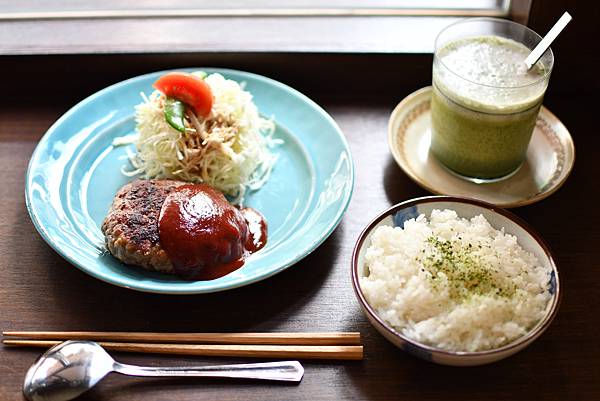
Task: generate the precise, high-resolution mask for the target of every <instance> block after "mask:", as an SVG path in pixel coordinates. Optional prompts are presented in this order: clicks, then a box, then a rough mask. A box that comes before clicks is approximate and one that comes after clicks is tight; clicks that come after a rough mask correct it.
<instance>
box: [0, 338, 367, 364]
mask: <svg viewBox="0 0 600 401" xmlns="http://www.w3.org/2000/svg"><path fill="white" fill-rule="evenodd" d="M2 342H3V344H4V345H8V346H21V347H45V348H49V347H52V346H54V345H57V344H60V343H61V341H52V340H3V341H2ZM99 344H100V345H102V346H103V347H104V348H106V349H108V350H112V351H123V352H137V353H153V354H174V355H195V356H233V357H250V358H296V359H340V360H358V359H362V357H363V347H362V345H231V344H227V345H222V344H219V345H217V344H202V345H200V344H156V343H119V342H104V341H100V342H99Z"/></svg>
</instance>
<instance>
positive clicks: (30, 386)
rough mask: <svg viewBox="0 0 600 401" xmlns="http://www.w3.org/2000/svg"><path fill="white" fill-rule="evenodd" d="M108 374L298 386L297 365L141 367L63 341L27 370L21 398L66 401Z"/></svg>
mask: <svg viewBox="0 0 600 401" xmlns="http://www.w3.org/2000/svg"><path fill="white" fill-rule="evenodd" d="M110 372H117V373H121V374H124V375H129V376H152V377H159V376H160V377H182V376H186V377H230V378H244V379H260V380H278V381H292V382H299V381H300V380H301V379H302V376H303V375H304V368H302V365H300V363H299V362H297V361H287V362H268V363H249V364H239V365H220V366H195V367H170V368H160V367H142V366H133V365H125V364H122V363H119V362H116V361H115V360H114V359H112V357H111V356H110V355H109V354H108V353H107V352H106V351H105V350H104V348H102V347H101V346H100V345H98V344H97V343H95V342H93V341H66V342H64V343H61V344H59V345H56V346H54V347H52V348H50V349H49V350H48V351H46V353H44V354H43V355H42V356H40V357H39V358H38V360H37V361H36V362H35V363H34V364H33V365H32V366H31V368H29V370H28V371H27V375H26V376H25V382H24V383H23V394H25V397H27V399H28V400H31V401H42V400H43V401H66V400H70V399H73V398H75V397H77V396H79V395H80V394H82V393H84V392H85V391H87V390H89V389H90V388H92V387H94V386H95V385H96V384H97V383H98V382H99V381H100V380H102V378H104V376H106V375H107V374H108V373H110Z"/></svg>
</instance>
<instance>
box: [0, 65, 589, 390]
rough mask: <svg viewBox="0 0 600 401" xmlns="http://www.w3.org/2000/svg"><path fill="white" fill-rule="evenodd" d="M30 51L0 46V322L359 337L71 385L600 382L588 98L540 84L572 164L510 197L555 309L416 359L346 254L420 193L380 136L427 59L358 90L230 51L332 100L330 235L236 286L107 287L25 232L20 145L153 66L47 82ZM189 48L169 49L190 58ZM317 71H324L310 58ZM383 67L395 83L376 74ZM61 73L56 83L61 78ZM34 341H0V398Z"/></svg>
mask: <svg viewBox="0 0 600 401" xmlns="http://www.w3.org/2000/svg"><path fill="white" fill-rule="evenodd" d="M40 60H41V59H39V58H37V59H19V60H17V61H15V60H9V61H6V60H3V61H2V66H3V71H14V72H15V73H16V74H17V75H18V76H20V77H29V78H28V80H27V81H19V80H18V79H11V80H10V82H5V87H4V88H5V90H6V88H8V93H9V94H11V96H10V97H9V96H7V95H5V96H3V100H2V107H0V172H1V173H0V199H2V202H3V205H4V206H3V207H2V208H1V209H0V329H1V330H36V329H37V330H42V329H43V330H115V331H198V332H202V331H360V332H361V333H362V335H363V337H364V345H365V359H364V360H363V361H359V362H310V361H306V362H305V367H306V375H305V377H304V380H303V381H302V383H300V384H299V385H285V384H264V383H257V382H238V381H228V380H181V379H178V380H171V379H130V378H124V377H120V376H118V375H111V376H110V377H108V378H107V379H106V380H105V381H103V382H102V383H101V385H99V386H98V387H97V388H96V389H94V390H92V391H91V392H89V393H88V394H87V395H86V396H84V397H82V399H88V400H115V401H116V400H163V399H172V400H198V399H207V400H209V399H210V400H214V399H219V400H335V399H373V400H375V399H377V400H387V399H390V400H391V399H401V400H416V399H419V400H454V399H456V400H459V399H460V400H481V399H490V400H496V399H497V400H506V399H513V400H530V399H533V398H538V399H543V400H561V401H564V400H592V399H598V398H599V397H600V345H599V341H598V337H597V333H598V317H600V316H599V313H598V307H599V306H600V290H599V288H600V262H599V256H600V255H599V248H600V247H599V245H600V230H599V229H598V225H597V224H598V223H599V222H600V211H599V210H600V209H599V208H598V205H597V198H598V196H599V195H600V189H599V188H600V185H599V184H598V173H599V172H600V171H599V169H598V164H597V159H598V157H597V152H598V149H600V135H598V133H597V131H598V129H597V125H596V120H595V115H594V113H595V109H593V105H594V99H596V97H593V96H592V95H591V94H589V95H585V94H581V93H577V94H568V93H553V92H552V90H551V91H550V92H549V94H548V96H547V100H546V102H545V104H546V106H547V107H549V108H550V110H552V111H553V112H555V113H556V114H557V115H558V116H559V117H560V118H561V119H562V121H563V122H564V123H565V124H566V125H567V127H568V128H569V129H570V131H571V133H572V135H573V137H574V140H575V144H576V148H577V152H578V153H577V163H576V166H575V169H574V171H573V173H572V175H571V177H570V178H569V180H568V181H567V183H566V184H565V186H564V187H563V188H562V189H560V190H559V191H558V192H557V193H556V194H554V195H552V196H551V197H550V198H548V199H546V200H544V201H542V202H540V203H538V204H535V205H531V206H527V207H523V208H520V209H517V210H515V213H516V214H518V215H519V216H520V217H522V218H524V219H525V220H526V221H528V222H529V223H531V225H533V227H535V228H536V229H537V230H538V231H539V232H540V233H541V234H542V236H543V237H544V238H545V239H546V240H547V241H548V243H549V244H550V245H551V247H552V248H553V250H554V251H555V253H556V255H557V259H558V263H559V267H560V272H561V280H562V283H563V289H564V296H563V302H562V305H561V307H560V310H559V313H558V316H557V318H556V320H555V321H554V323H553V324H552V326H551V327H550V328H549V330H548V331H547V332H546V333H545V334H544V335H543V336H542V337H541V338H540V339H539V340H538V341H536V342H535V343H534V344H532V345H531V346H530V347H529V348H527V349H525V350H524V351H522V352H521V353H519V354H517V355H515V356H513V357H510V358H509V359H506V360H504V361H501V362H499V363H495V364H493V365H489V366H482V367H475V368H452V367H445V366H438V365H434V364H431V363H427V362H423V361H421V360H418V359H415V358H413V357H411V356H409V355H407V354H405V353H404V352H402V351H400V350H398V349H397V348H395V347H394V346H392V345H391V344H390V343H388V342H387V341H386V340H385V339H384V338H383V337H381V336H380V335H379V334H378V333H377V332H376V331H375V330H374V329H373V328H372V327H371V326H370V325H369V323H368V322H367V320H366V318H365V317H364V316H363V315H362V313H361V311H360V310H359V306H358V303H357V301H356V299H355V297H354V293H353V290H352V286H351V283H350V255H351V252H352V248H353V246H354V242H355V240H356V238H357V236H358V234H359V232H360V231H361V229H362V228H363V227H364V226H365V225H366V224H367V223H368V222H369V221H370V220H371V219H372V218H373V217H374V216H375V215H376V214H377V213H378V212H380V211H381V210H383V209H385V208H387V207H388V206H390V205H392V204H394V203H397V202H400V201H402V200H406V199H409V198H413V197H417V196H422V195H427V193H426V192H425V191H424V190H422V189H421V188H419V187H418V186H417V185H416V184H414V183H413V182H412V181H411V180H410V179H409V178H408V177H407V176H406V175H405V174H404V173H403V172H402V171H401V170H400V168H399V167H397V165H396V164H395V163H394V161H393V159H392V157H391V156H390V154H389V152H388V149H387V143H386V126H387V119H388V116H389V114H390V112H391V110H392V108H393V107H394V106H395V104H396V103H397V102H398V101H399V100H400V99H401V98H402V97H404V96H405V95H407V94H408V93H409V92H410V91H411V90H414V89H416V88H418V87H420V86H423V85H426V84H427V78H426V74H427V73H425V74H424V75H423V77H420V76H417V78H415V79H414V80H413V81H412V82H410V83H409V84H406V85H404V86H402V85H385V84H384V83H377V82H376V83H375V84H374V86H373V88H371V89H370V90H369V89H364V88H363V89H359V90H358V92H357V90H356V88H352V87H350V86H333V85H327V84H322V85H321V84H314V83H310V82H309V81H308V80H303V79H302V78H298V77H297V76H296V77H295V78H294V77H293V76H285V75H283V74H280V75H278V74H277V73H275V70H276V67H273V64H265V65H263V66H262V67H260V66H257V65H255V64H252V63H251V62H248V64H247V65H246V64H245V61H244V60H242V61H239V62H237V64H235V63H233V66H234V67H237V68H242V69H243V68H244V66H245V65H246V69H251V70H254V71H256V72H259V73H264V74H267V75H271V76H273V77H274V78H278V79H282V80H283V81H285V82H287V83H289V84H291V85H294V86H296V87H298V88H299V89H301V90H303V91H305V92H306V93H307V94H308V95H309V96H311V97H313V98H314V99H315V100H316V101H318V102H319V103H320V104H321V105H322V106H323V107H324V108H325V109H326V110H327V111H329V112H330V113H331V115H332V116H333V117H334V118H335V119H336V120H337V122H338V123H339V125H340V126H341V128H342V130H343V131H344V133H345V134H346V136H347V138H348V140H349V142H350V147H351V150H352V154H353V158H354V166H355V169H356V185H355V189H354V196H353V198H352V201H351V203H350V207H349V208H348V211H347V212H346V214H345V216H344V218H343V220H342V222H341V224H340V225H339V227H338V228H337V229H336V230H335V232H334V233H333V234H332V235H331V237H330V238H329V239H327V241H326V242H325V243H324V244H323V245H322V246H321V247H319V249H317V250H316V251H315V252H313V253H312V254H311V255H310V256H308V257H307V258H306V259H304V260H303V261H301V262H300V263H298V264H297V265H295V266H293V267H291V268H290V269H288V270H286V271H285V272H283V273H281V274H278V275H277V276H275V277H272V278H270V279H268V280H265V281H263V282H261V283H258V284H254V285H251V286H248V287H244V288H240V289H236V290H233V291H227V292H223V293H217V294H209V295H198V296H166V295H154V294H145V293H139V292H134V291H129V290H126V289H122V288H118V287H115V286H112V285H109V284H106V283H103V282H100V281H98V280H96V279H94V278H92V277H90V276H88V275H86V274H84V273H82V272H81V271H79V270H78V269H76V268H75V267H73V266H71V265H70V264H69V263H67V262H66V261H64V260H63V259H62V258H61V257H60V256H58V255H57V254H56V253H55V252H54V251H52V249H50V247H49V246H48V245H46V243H45V242H44V241H43V240H42V239H41V237H40V236H39V235H38V233H37V232H36V230H35V229H34V227H33V225H32V224H31V222H30V220H29V216H28V214H27V210H26V208H25V202H24V195H23V193H24V177H25V170H26V167H27V163H28V160H29V158H30V156H31V153H32V152H33V150H34V148H35V146H36V144H37V141H38V140H39V138H40V137H41V136H42V135H43V134H44V132H45V130H46V129H47V128H48V127H49V126H50V124H51V123H52V122H53V121H55V120H56V119H57V118H58V117H59V116H60V115H61V114H62V113H64V112H65V111H66V110H67V109H68V108H69V107H70V106H72V105H73V104H74V102H75V101H77V100H79V99H82V98H83V97H85V96H87V95H89V94H90V93H92V91H93V90H96V89H99V88H101V87H103V86H105V85H107V84H109V83H111V82H114V81H115V80H117V79H122V78H124V77H127V76H131V75H134V74H135V73H139V72H143V71H151V70H156V69H159V68H163V67H165V65H162V64H160V63H154V64H152V63H144V64H140V63H131V64H127V65H129V67H123V66H124V65H125V64H124V63H121V62H120V59H119V60H117V61H116V64H115V63H112V62H111V63H106V64H104V65H99V64H97V63H95V61H94V58H93V57H92V58H85V57H84V58H83V60H82V61H80V64H79V66H83V67H84V69H83V70H82V71H88V72H92V73H98V74H97V75H96V76H95V77H94V76H93V75H90V76H89V77H90V79H89V80H88V79H81V78H79V79H77V78H72V79H71V80H70V81H69V80H68V79H67V80H65V81H64V82H61V81H60V79H59V80H58V81H57V82H54V83H53V82H50V83H49V80H47V79H45V76H33V77H32V75H30V74H29V72H31V71H35V70H36V68H38V67H40V64H39V62H40ZM45 60H46V61H44V62H45V63H46V64H43V65H44V66H45V67H47V68H49V70H47V71H49V73H48V75H47V76H50V77H54V75H53V74H57V75H60V74H61V73H60V72H59V71H63V74H64V76H67V75H68V74H69V71H75V70H76V68H75V67H74V64H73V60H72V59H64V58H63V59H61V58H58V59H45ZM112 61H115V60H114V59H112ZM138 61H139V59H138ZM188 61H189V60H185V61H183V62H182V61H180V62H179V63H183V64H184V65H185V64H187V65H190V64H191V63H188ZM246 61H248V60H247V59H246ZM430 62H431V61H430V59H428V60H425V62H424V63H423V64H422V68H424V69H425V71H429V65H430V64H428V63H430ZM167 63H170V64H169V65H170V66H174V65H176V64H177V63H171V62H169V61H167ZM201 63H202V60H200V61H198V62H197V65H201ZM360 63H363V64H364V63H368V61H361V62H360ZM360 63H357V64H356V65H360ZM398 64H403V63H402V62H401V61H399V62H398ZM116 65H119V67H117V66H116ZM11 66H12V67H11ZM51 66H54V67H51ZM67 66H68V68H67ZM63 67H64V68H63ZM52 68H54V70H53V69H52ZM407 68H409V67H407ZM412 68H414V69H415V70H416V69H417V67H414V66H413V67H412ZM391 69H392V68H391V67H388V68H387V70H391ZM117 70H118V71H119V72H118V73H117V72H115V71H117ZM103 71H104V72H105V73H104V75H103V74H102V72H103ZM388 72H389V71H388ZM328 73H331V71H330V72H327V71H324V72H323V74H325V75H327V74H328ZM341 75H344V74H343V73H342V74H341ZM63 78H64V77H63ZM341 79H344V78H343V77H342V78H341ZM6 81H9V80H6ZM50 81H53V80H50ZM388 82H393V81H389V76H388ZM52 85H54V86H52ZM40 87H41V88H43V89H44V91H45V92H44V93H51V94H52V95H51V96H47V97H40V96H37V94H36V91H35V88H40ZM65 87H66V88H67V90H61V88H63V89H64V88H65ZM344 88H346V90H345V89H344ZM49 89H50V90H51V91H50V92H48V91H47V90H49ZM374 92H375V93H374ZM39 353H40V351H39V350H36V349H8V348H2V347H0V399H2V400H19V399H21V398H22V396H21V385H22V380H23V377H24V374H25V371H26V369H27V367H28V366H29V365H30V364H31V363H32V362H33V361H34V360H35V358H36V357H37V356H38V355H39ZM117 357H118V359H119V360H121V361H123V362H126V363H139V364H148V365H158V364H165V365H167V364H193V363H197V362H201V363H205V362H223V361H227V362H237V361H239V360H232V359H226V360H224V359H220V360H219V359H216V358H212V359H209V358H202V359H192V358H179V357H164V356H160V357H157V356H151V355H134V354H119V355H117Z"/></svg>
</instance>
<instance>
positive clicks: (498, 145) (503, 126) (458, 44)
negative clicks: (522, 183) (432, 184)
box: [431, 18, 554, 183]
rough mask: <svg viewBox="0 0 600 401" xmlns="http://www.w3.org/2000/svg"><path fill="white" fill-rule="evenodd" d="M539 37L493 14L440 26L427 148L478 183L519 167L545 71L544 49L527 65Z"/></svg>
mask: <svg viewBox="0 0 600 401" xmlns="http://www.w3.org/2000/svg"><path fill="white" fill-rule="evenodd" d="M541 40H542V38H541V37H540V36H539V35H538V34H537V33H535V32H534V31H532V30H531V29H529V28H527V27H525V26H523V25H520V24H517V23H515V22H512V21H508V20H502V19H496V18H472V19H467V20H462V21H459V22H456V23H454V24H452V25H450V26H448V27H447V28H445V29H444V30H442V31H441V32H440V34H439V35H438V37H437V39H436V42H435V54H434V59H433V79H432V81H433V92H432V98H431V129H432V131H431V152H432V154H433V155H434V156H435V157H436V158H437V159H438V160H439V161H440V162H441V163H442V164H443V165H444V166H445V167H447V168H448V169H449V170H450V171H452V172H453V173H455V174H457V175H459V176H461V177H463V178H465V179H468V180H471V181H473V182H477V183H485V182H495V181H499V180H502V179H505V178H507V177H510V176H511V175H513V174H514V173H516V172H517V171H518V170H519V168H520V167H521V165H522V164H523V161H524V160H525V155H526V152H527V147H528V145H529V141H530V139H531V135H532V133H533V129H534V127H535V122H536V119H537V115H538V112H539V109H540V106H541V105H542V99H543V97H544V93H545V91H546V88H547V87H548V81H549V79H550V73H551V72H552V67H553V65H554V56H553V54H552V50H550V49H548V50H547V51H546V53H545V54H544V55H543V56H542V57H541V58H540V60H539V61H538V62H537V63H536V65H534V66H533V68H531V69H530V70H529V71H528V70H527V66H526V65H525V58H526V57H527V56H528V55H529V53H530V52H531V50H532V49H533V48H534V47H535V46H536V45H537V44H538V43H539V42H540V41H541Z"/></svg>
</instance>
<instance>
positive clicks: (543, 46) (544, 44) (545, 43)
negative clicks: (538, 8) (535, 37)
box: [525, 12, 573, 70]
mask: <svg viewBox="0 0 600 401" xmlns="http://www.w3.org/2000/svg"><path fill="white" fill-rule="evenodd" d="M572 19H573V18H572V17H571V15H570V14H569V13H568V12H565V13H564V14H563V15H562V17H560V19H559V20H558V21H557V22H556V24H554V26H553V27H552V29H550V31H549V32H548V33H547V34H546V36H544V38H543V39H542V41H541V42H540V43H538V45H537V46H536V47H535V49H533V51H532V52H531V53H530V54H529V56H527V58H526V59H525V64H527V69H528V70H529V69H531V67H533V65H534V64H535V63H537V61H538V60H539V59H540V57H542V54H544V53H545V52H546V50H548V48H549V47H550V45H551V44H552V42H554V39H556V37H557V36H558V35H559V34H560V33H561V32H562V30H563V29H565V27H566V26H567V24H568V23H569V22H571V20H572Z"/></svg>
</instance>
